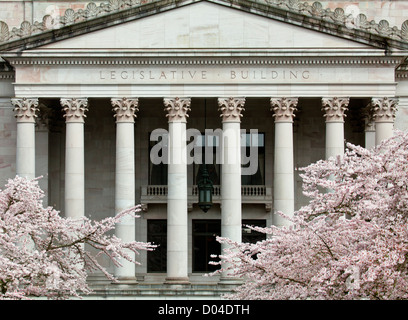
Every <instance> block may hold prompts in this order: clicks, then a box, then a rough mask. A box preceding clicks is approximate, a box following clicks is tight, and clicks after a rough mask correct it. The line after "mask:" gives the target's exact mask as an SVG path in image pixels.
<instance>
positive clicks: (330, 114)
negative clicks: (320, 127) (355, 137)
mask: <svg viewBox="0 0 408 320" xmlns="http://www.w3.org/2000/svg"><path fill="white" fill-rule="evenodd" d="M349 102H350V98H337V97H334V98H322V106H323V108H322V110H323V111H324V112H325V114H324V117H325V118H326V122H344V118H345V117H346V114H345V112H346V111H347V110H348V108H347V106H348V104H349Z"/></svg>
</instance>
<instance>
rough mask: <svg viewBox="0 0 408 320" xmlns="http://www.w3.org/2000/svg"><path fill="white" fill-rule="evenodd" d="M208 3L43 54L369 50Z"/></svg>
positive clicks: (50, 46)
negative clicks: (68, 51)
mask: <svg viewBox="0 0 408 320" xmlns="http://www.w3.org/2000/svg"><path fill="white" fill-rule="evenodd" d="M367 47H369V46H368V45H366V44H362V43H358V42H355V41H351V40H348V39H344V38H340V37H336V36H333V35H329V34H327V33H323V32H317V31H312V30H309V29H306V28H302V27H300V26H296V25H293V24H289V23H284V22H281V21H276V20H274V19H270V18H267V17H262V16H259V15H255V14H251V13H247V12H244V11H241V10H234V9H231V8H228V7H225V6H220V5H217V4H214V3H211V2H204V1H202V2H198V3H193V4H191V5H188V6H183V7H180V8H177V9H174V10H169V11H165V12H162V13H160V14H155V15H151V16H148V17H145V18H142V19H137V20H134V21H131V22H127V23H122V24H119V25H116V26H112V27H109V28H105V29H102V30H98V31H94V32H91V33H87V34H83V35H79V36H76V37H72V38H70V39H66V40H63V41H58V42H54V43H51V44H48V45H45V46H42V47H41V48H43V49H79V48H81V49H195V48H198V49H215V48H216V49H228V48H237V49H239V48H252V49H256V48H292V49H296V48H326V49H327V48H367Z"/></svg>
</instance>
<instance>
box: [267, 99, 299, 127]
mask: <svg viewBox="0 0 408 320" xmlns="http://www.w3.org/2000/svg"><path fill="white" fill-rule="evenodd" d="M270 101H271V111H273V112H274V113H273V115H272V116H273V117H274V118H275V122H293V118H294V117H295V114H294V112H295V111H297V108H296V106H297V104H298V101H299V99H298V98H271V100H270Z"/></svg>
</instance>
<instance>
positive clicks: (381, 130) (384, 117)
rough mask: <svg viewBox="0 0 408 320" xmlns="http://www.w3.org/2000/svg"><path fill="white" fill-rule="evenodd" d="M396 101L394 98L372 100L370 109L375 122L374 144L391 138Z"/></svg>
mask: <svg viewBox="0 0 408 320" xmlns="http://www.w3.org/2000/svg"><path fill="white" fill-rule="evenodd" d="M397 103H398V100H397V99H395V98H387V97H385V98H373V99H371V107H372V112H373V118H374V121H375V144H376V145H379V144H380V143H381V142H382V141H383V140H386V139H388V138H391V137H392V136H393V128H394V119H395V112H396V111H397Z"/></svg>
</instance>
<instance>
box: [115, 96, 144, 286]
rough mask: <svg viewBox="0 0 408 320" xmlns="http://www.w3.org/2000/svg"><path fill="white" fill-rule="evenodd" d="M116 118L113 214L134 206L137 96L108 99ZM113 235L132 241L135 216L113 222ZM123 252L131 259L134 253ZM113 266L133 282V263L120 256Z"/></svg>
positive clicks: (122, 275) (119, 273) (116, 273)
mask: <svg viewBox="0 0 408 320" xmlns="http://www.w3.org/2000/svg"><path fill="white" fill-rule="evenodd" d="M111 103H112V107H113V111H114V112H115V114H114V117H115V118H116V170H115V213H116V214H118V213H120V212H122V211H123V210H126V209H129V208H132V207H134V206H135V142H134V141H135V140H134V123H135V118H136V114H135V113H136V112H137V111H139V109H138V103H139V101H138V99H137V98H130V99H127V98H123V99H111ZM115 234H116V236H117V237H118V238H120V239H122V240H123V241H125V242H131V241H135V218H133V217H132V216H129V215H128V216H126V217H124V218H122V220H121V221H120V222H119V223H117V224H116V227H115ZM127 254H128V255H129V256H130V257H131V258H132V259H133V260H134V259H135V253H134V252H132V251H128V252H127ZM120 263H121V264H122V266H121V267H115V276H116V277H117V278H118V279H119V280H120V281H121V282H124V281H131V282H135V281H136V278H135V272H136V270H135V264H134V263H132V262H130V261H128V260H125V259H122V260H121V261H120Z"/></svg>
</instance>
